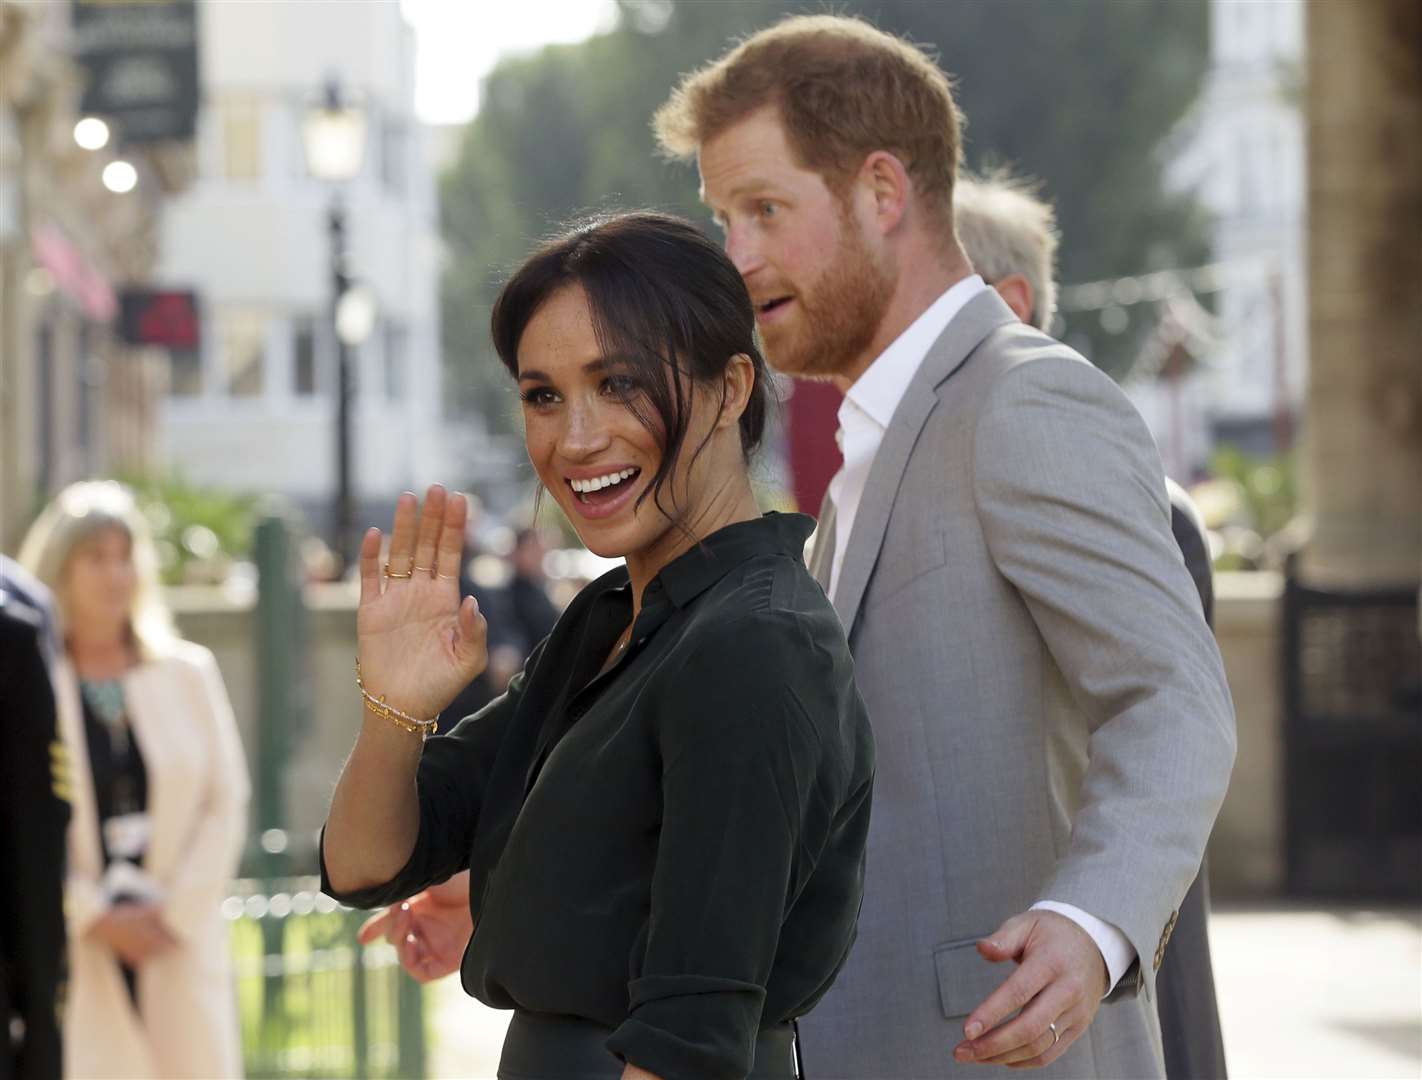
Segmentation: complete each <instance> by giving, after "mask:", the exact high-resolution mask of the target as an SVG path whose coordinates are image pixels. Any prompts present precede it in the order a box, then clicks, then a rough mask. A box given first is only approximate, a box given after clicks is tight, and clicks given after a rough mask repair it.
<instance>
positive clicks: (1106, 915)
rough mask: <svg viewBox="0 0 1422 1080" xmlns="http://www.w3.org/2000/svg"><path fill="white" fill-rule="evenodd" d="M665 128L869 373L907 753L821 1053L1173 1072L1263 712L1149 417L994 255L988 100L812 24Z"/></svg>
mask: <svg viewBox="0 0 1422 1080" xmlns="http://www.w3.org/2000/svg"><path fill="white" fill-rule="evenodd" d="M655 126H656V129H657V134H658V137H659V139H660V141H661V144H662V146H663V148H664V149H665V150H667V151H668V152H669V153H671V154H673V155H676V156H680V157H692V156H695V157H696V158H697V159H698V164H699V166H700V172H701V183H702V197H703V200H704V201H705V202H706V204H707V205H708V206H709V207H710V208H711V210H712V211H713V213H714V215H715V217H716V220H717V221H718V222H719V223H720V225H721V226H722V228H723V229H724V230H725V239H726V248H727V251H728V253H729V254H730V255H731V257H732V258H733V259H734V260H735V262H736V264H737V266H738V267H739V268H740V270H741V273H742V275H743V276H744V278H745V280H746V283H747V285H748V287H749V289H750V293H751V297H752V300H753V301H754V302H755V304H756V307H757V312H758V320H759V324H760V330H761V334H762V337H763V340H764V342H765V346H766V351H767V354H768V356H769V358H770V359H771V361H772V362H773V363H774V364H776V366H778V367H779V368H780V369H781V370H783V371H786V372H789V373H792V374H798V375H802V376H809V377H818V378H830V379H833V380H835V381H836V382H837V383H838V384H839V385H840V386H841V388H843V389H845V390H846V392H847V396H846V399H845V403H844V405H843V406H842V407H841V410H840V422H841V434H842V448H843V451H844V458H845V464H844V467H843V468H842V469H841V471H840V473H839V474H838V475H836V477H835V479H834V481H833V482H832V483H831V485H830V492H829V497H828V499H827V504H826V507H825V510H824V513H823V516H822V518H821V528H820V533H821V537H820V541H819V542H818V543H817V545H816V551H815V560H814V562H815V566H814V569H815V571H816V573H817V575H818V576H819V577H820V580H821V581H822V583H824V584H825V586H826V588H827V591H828V592H829V594H830V596H831V598H832V599H833V601H834V604H835V607H836V609H837V610H838V611H839V613H840V617H841V618H842V619H843V621H844V623H845V626H846V627H847V628H848V632H849V634H850V643H851V647H852V648H853V650H854V655H855V666H856V674H857V678H858V681H859V685H860V690H861V692H862V693H863V695H864V698H865V701H866V703H867V705H868V706H869V714H870V717H871V718H872V720H873V722H874V725H875V737H876V740H877V744H878V760H879V774H878V783H877V785H876V793H875V806H874V816H873V822H872V824H871V835H870V841H869V862H868V868H867V878H866V888H865V899H864V907H863V911H862V913H861V916H860V922H859V940H858V944H857V945H856V946H855V948H854V950H853V951H852V953H851V954H850V956H849V959H848V961H847V963H846V966H845V968H844V969H843V970H842V971H841V973H840V976H839V978H838V980H837V981H836V982H835V984H834V985H833V986H832V987H831V988H830V989H829V991H828V992H827V994H826V996H825V997H824V999H823V1000H822V1001H821V1002H820V1004H819V1005H818V1006H817V1007H816V1008H815V1009H814V1010H813V1011H812V1012H811V1013H810V1014H809V1015H808V1016H807V1017H806V1018H805V1020H804V1021H803V1023H802V1024H801V1030H802V1033H803V1035H804V1060H805V1065H806V1072H807V1073H808V1074H809V1075H810V1076H814V1077H816V1078H817V1080H819V1078H824V1077H845V1078H854V1080H865V1078H876V1080H877V1078H888V1077H913V1078H919V1077H939V1076H956V1075H963V1074H965V1073H968V1072H970V1069H968V1068H967V1067H968V1066H969V1065H970V1063H976V1064H1000V1065H1006V1064H1013V1065H1033V1066H1043V1067H1044V1074H1045V1075H1052V1076H1131V1077H1141V1076H1151V1075H1161V1074H1162V1072H1163V1062H1162V1058H1161V1049H1160V1035H1159V1029H1158V1026H1157V1021H1156V1017H1155V1010H1154V1007H1153V1000H1152V999H1153V997H1154V993H1155V973H1156V970H1157V968H1158V967H1159V964H1160V961H1161V959H1162V957H1163V954H1164V951H1165V948H1166V945H1167V943H1168V941H1169V938H1170V934H1171V931H1172V930H1173V928H1174V924H1175V921H1176V915H1175V909H1176V907H1177V906H1178V904H1179V902H1180V900H1181V898H1182V897H1183V896H1184V894H1185V892H1186V889H1187V888H1188V886H1189V884H1190V881H1191V880H1192V879H1193V878H1194V876H1195V873H1196V871H1197V870H1198V868H1199V865H1200V859H1201V855H1202V852H1203V850H1204V844H1205V840H1206V837H1207V836H1208V835H1209V831H1210V827H1211V825H1212V824H1213V821H1214V817H1215V814H1216V813H1217V812H1218V809H1219V805H1220V802H1221V801H1222V799H1223V796H1224V791H1225V787H1226V785H1227V783H1228V778H1229V771H1230V768H1231V766H1232V763H1233V757H1234V718H1233V710H1232V706H1231V704H1230V700H1229V692H1228V689H1227V687H1226V685H1225V680H1224V672H1223V665H1222V664H1221V661H1220V657H1219V652H1218V650H1217V649H1216V648H1215V645H1214V641H1213V639H1212V637H1211V635H1210V633H1209V630H1208V628H1207V627H1206V625H1205V622H1204V619H1203V618H1202V617H1201V614H1200V610H1199V604H1198V601H1197V599H1196V597H1195V594H1194V590H1193V589H1192V587H1191V584H1190V579H1189V577H1188V575H1187V574H1186V572H1185V569H1184V567H1183V565H1182V564H1181V561H1180V556H1179V552H1178V550H1177V549H1176V547H1175V545H1174V543H1173V541H1172V539H1171V534H1170V516H1169V506H1168V504H1167V502H1166V498H1165V485H1164V480H1163V477H1162V474H1161V467H1160V462H1159V459H1158V456H1157V454H1156V452H1155V448H1154V444H1153V443H1152V441H1151V438H1150V435H1149V433H1148V432H1147V430H1146V428H1145V425H1144V424H1143V422H1142V421H1141V419H1140V417H1139V416H1138V415H1137V414H1136V413H1135V411H1134V410H1133V409H1132V408H1131V406H1130V404H1129V403H1128V402H1127V400H1126V399H1125V397H1124V395H1123V394H1122V393H1121V392H1120V390H1119V388H1117V387H1116V386H1115V385H1114V384H1113V383H1112V382H1111V381H1110V380H1109V379H1108V378H1106V377H1105V376H1104V375H1103V374H1101V373H1100V372H1099V371H1097V370H1096V369H1095V368H1093V367H1092V366H1091V365H1090V364H1089V363H1087V362H1085V361H1084V360H1083V359H1082V358H1081V357H1079V356H1078V355H1076V354H1075V353H1074V352H1072V351H1071V350H1070V349H1068V348H1066V347H1065V346H1063V345H1061V344H1060V343H1058V342H1055V341H1053V340H1052V339H1050V338H1048V337H1046V336H1045V335H1043V334H1041V333H1040V332H1038V331H1036V330H1033V329H1031V328H1029V327H1026V326H1024V325H1022V324H1021V323H1020V322H1019V321H1018V320H1017V319H1016V318H1015V317H1014V315H1013V313H1012V311H1011V309H1010V308H1008V306H1007V305H1006V304H1005V303H1003V301H1002V300H1001V298H1000V297H999V296H998V295H997V294H996V293H995V292H993V291H992V290H991V289H988V288H987V287H986V286H985V285H984V284H983V282H982V280H981V278H979V277H977V276H976V275H975V274H974V273H973V271H972V268H971V266H970V264H969V262H968V260H967V258H966V257H965V256H964V255H963V253H962V251H961V249H960V247H959V245H958V242H957V240H956V238H955V235H954V227H953V212H952V206H953V195H952V193H953V186H954V179H955V176H956V171H957V166H958V161H959V157H960V150H959V141H958V131H959V116H958V112H957V108H956V106H955V104H954V102H953V99H952V95H951V92H950V89H949V84H948V80H947V78H946V77H945V76H944V74H943V73H942V72H941V71H940V70H939V69H938V68H937V67H936V66H935V65H934V64H933V63H932V61H930V60H929V59H928V58H927V57H926V56H925V55H924V54H923V53H922V52H921V51H919V50H918V49H916V48H914V47H912V46H910V45H907V44H905V43H903V42H901V41H899V40H897V39H895V38H892V37H890V36H888V35H885V34H882V33H880V32H878V31H876V30H874V29H872V28H871V27H869V26H867V25H866V24H864V23H862V22H859V21H857V20H852V19H844V18H837V17H831V16H812V17H798V18H793V19H789V20H786V21H785V22H782V23H780V24H779V25H777V26H775V27H773V28H771V29H769V30H767V31H763V32H761V33H759V34H756V35H754V36H753V37H751V38H749V39H748V40H746V41H745V42H743V43H741V44H740V45H738V46H736V47H735V48H734V49H732V50H731V51H730V52H729V53H728V54H727V55H726V56H724V57H723V58H721V59H720V60H718V61H716V62H714V63H713V64H711V65H709V66H708V67H706V68H703V69H702V70H701V71H698V72H695V73H693V74H692V75H690V76H688V77H687V78H686V79H685V80H684V81H683V83H682V84H681V86H680V87H679V88H678V89H677V90H676V92H675V93H674V94H673V96H672V98H671V99H670V100H669V101H668V102H667V103H666V104H665V105H664V106H663V107H662V109H660V110H659V111H658V113H657V116H656V120H655ZM1007 961H1013V962H1015V964H1016V968H1015V971H1011V972H1010V973H1009V971H1008V970H1007V969H1006V968H998V967H995V966H994V965H995V964H1004V965H1006V963H1007ZM1007 967H1008V968H1010V965H1007ZM1108 991H1109V992H1111V993H1112V996H1111V1000H1110V1001H1109V1003H1105V1004H1103V1003H1102V998H1103V997H1104V996H1105V995H1106V994H1107V993H1108ZM1019 1010H1020V1011H1019ZM955 1044H956V1045H955Z"/></svg>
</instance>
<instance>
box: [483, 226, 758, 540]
mask: <svg viewBox="0 0 1422 1080" xmlns="http://www.w3.org/2000/svg"><path fill="white" fill-rule="evenodd" d="M570 285H579V286H581V287H582V289H583V291H584V293H585V294H586V295H587V298H588V306H589V307H590V309H591V313H592V320H593V329H594V332H595V333H596V335H597V341H598V346H599V347H600V348H601V349H602V351H603V354H604V355H606V356H616V357H617V358H618V359H620V360H623V361H624V362H626V363H627V364H628V366H629V368H630V374H631V375H632V377H633V381H634V382H635V383H636V384H637V392H636V393H635V394H634V395H632V396H629V397H628V398H627V399H626V405H627V407H628V408H629V409H630V410H631V411H632V413H633V415H634V416H636V418H637V420H638V422H639V423H641V425H642V426H643V427H644V428H646V429H647V431H648V432H649V433H651V435H652V437H653V438H654V439H655V440H656V442H657V447H658V449H659V450H660V451H661V463H660V465H659V466H658V468H657V473H656V475H655V476H654V477H653V478H652V483H651V484H650V485H649V486H648V487H647V489H646V490H645V491H643V492H642V494H641V496H639V498H638V504H639V505H640V503H641V501H642V499H645V498H646V497H647V495H648V494H649V493H650V494H651V495H652V496H653V500H654V502H655V504H656V506H657V508H658V509H660V510H662V512H663V513H667V514H668V516H669V517H672V518H673V519H676V518H677V517H678V515H677V514H675V513H669V512H668V511H667V508H666V507H665V506H663V504H662V490H663V488H664V486H665V485H666V483H667V481H668V479H669V478H670V476H671V475H672V470H673V469H674V468H675V466H676V463H677V460H678V459H679V457H680V456H681V453H682V450H683V449H684V446H685V443H686V435H687V428H688V426H689V423H690V419H691V389H692V385H693V384H697V383H699V384H702V385H713V384H714V385H716V386H718V387H719V389H720V394H721V404H724V403H725V395H726V388H725V381H724V379H723V378H722V376H723V375H724V373H725V371H726V368H727V366H728V365H729V364H730V362H731V359H732V358H733V357H735V356H737V355H743V356H746V357H749V358H750V361H751V364H752V365H753V366H754V369H755V385H754V387H752V389H751V395H750V400H749V401H748V402H747V403H746V408H745V411H744V412H743V413H741V417H740V434H741V449H742V452H743V453H744V454H745V456H746V458H747V459H749V458H750V455H751V454H752V452H753V451H754V450H755V449H756V447H757V446H759V445H760V441H761V438H762V437H763V436H764V434H765V422H766V415H767V413H768V411H769V402H770V392H769V385H768V384H769V376H768V374H767V372H766V367H765V358H764V357H763V356H762V355H761V352H760V346H759V344H758V343H757V341H756V336H755V309H754V307H753V306H752V304H751V299H750V294H749V293H748V292H747V291H746V286H745V282H744V281H742V280H741V275H740V273H739V272H738V271H737V270H736V267H735V265H734V264H733V263H732V262H731V260H730V259H729V258H727V257H726V255H725V253H724V252H723V251H722V250H721V249H720V247H719V246H717V245H716V244H715V243H713V242H712V241H711V240H710V239H708V238H707V237H706V236H704V235H703V234H702V233H701V232H700V231H699V230H698V229H697V228H696V227H695V226H694V225H692V224H691V222H689V221H686V220H685V219H683V218H679V217H674V216H672V215H671V214H662V213H658V212H655V211H650V210H638V211H630V212H623V213H616V214H605V215H599V216H597V217H593V218H589V219H586V220H582V221H579V222H577V223H576V224H574V225H573V226H572V227H571V228H569V229H568V230H566V231H565V232H562V233H560V234H558V235H556V236H554V237H552V238H551V239H549V240H547V241H545V242H544V243H543V244H542V245H540V246H539V248H538V249H537V250H536V251H534V253H533V254H532V255H530V256H529V257H528V258H527V259H525V260H524V262H523V265H522V266H520V267H519V268H518V269H517V270H516V271H515V272H514V274H513V276H512V277H510V278H509V280H508V281H507V282H506V283H505V285H504V287H503V289H502V290H500V292H499V296H498V299H497V300H496V301H495V302H494V311H493V316H492V318H491V320H490V322H491V332H492V334H493V338H494V348H495V350H496V351H497V352H498V354H499V359H500V360H501V361H503V364H504V367H506V368H508V370H509V373H510V374H511V375H512V376H513V377H514V378H515V379H517V378H518V345H519V340H520V339H521V338H522V337H523V332H524V331H525V330H526V329H527V328H528V324H529V323H530V322H531V321H532V320H533V317H534V315H536V314H537V313H538V310H539V309H540V308H541V307H542V306H543V305H544V304H545V303H546V302H547V301H548V300H549V299H550V298H551V297H552V296H553V295H554V294H555V293H557V292H559V291H560V290H562V289H564V288H566V287H568V286H570ZM709 438H710V437H709V435H708V437H707V439H708V440H709ZM706 441H707V440H703V441H702V443H701V445H700V446H698V447H697V448H696V449H695V450H694V451H693V453H692V460H693V461H695V459H696V457H697V456H699V455H700V454H701V452H702V451H703V450H704V449H705V448H706ZM672 502H673V506H674V505H675V492H673V499H672Z"/></svg>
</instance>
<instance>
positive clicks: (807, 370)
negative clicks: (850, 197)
mask: <svg viewBox="0 0 1422 1080" xmlns="http://www.w3.org/2000/svg"><path fill="white" fill-rule="evenodd" d="M893 294H894V274H893V269H892V267H891V266H885V265H881V264H880V263H879V262H877V261H876V259H875V256H874V253H873V252H871V251H870V250H869V246H868V245H867V244H866V243H865V242H864V238H863V236H861V235H860V233H859V230H858V229H857V228H856V227H855V225H854V223H853V221H852V220H850V219H849V217H848V215H845V216H843V217H841V218H840V242H839V248H838V251H837V252H836V255H835V260H834V262H833V263H832V264H831V265H830V266H829V267H827V268H826V269H825V271H824V272H823V273H822V274H820V276H819V277H818V278H817V279H816V280H815V282H814V284H813V285H812V286H810V287H809V288H808V289H803V290H800V291H798V292H797V293H796V296H795V302H796V304H797V305H799V308H800V310H799V311H798V312H796V313H795V316H796V318H795V319H794V320H792V321H791V325H789V326H784V327H778V326H771V327H768V328H765V329H762V330H761V337H762V339H763V340H764V342H765V352H766V359H767V360H769V361H770V364H771V366H773V367H774V368H775V369H776V370H777V371H781V372H784V373H785V374H787V375H797V376H803V377H809V378H816V377H819V378H827V377H829V376H831V375H842V374H845V373H846V372H849V371H852V370H853V369H854V368H855V367H856V366H859V365H860V364H862V363H863V362H864V361H867V360H871V359H873V358H872V357H865V356H864V353H865V352H866V351H867V350H868V348H869V346H870V345H871V344H872V342H873V340H874V335H875V334H876V333H877V332H878V330H879V324H880V322H882V321H883V318H884V311H885V309H886V308H887V307H888V305H889V300H890V298H891V297H892V296H893Z"/></svg>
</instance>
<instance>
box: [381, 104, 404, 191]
mask: <svg viewBox="0 0 1422 1080" xmlns="http://www.w3.org/2000/svg"><path fill="white" fill-rule="evenodd" d="M382 121H383V122H382V123H381V125H380V182H381V183H382V184H384V185H385V190H386V191H388V192H390V194H392V195H395V196H397V197H402V196H404V194H405V152H406V147H407V146H408V145H409V141H408V129H407V128H406V127H405V124H404V122H403V121H402V120H399V119H397V118H395V117H393V116H388V115H387V116H385V117H383V118H382Z"/></svg>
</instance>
